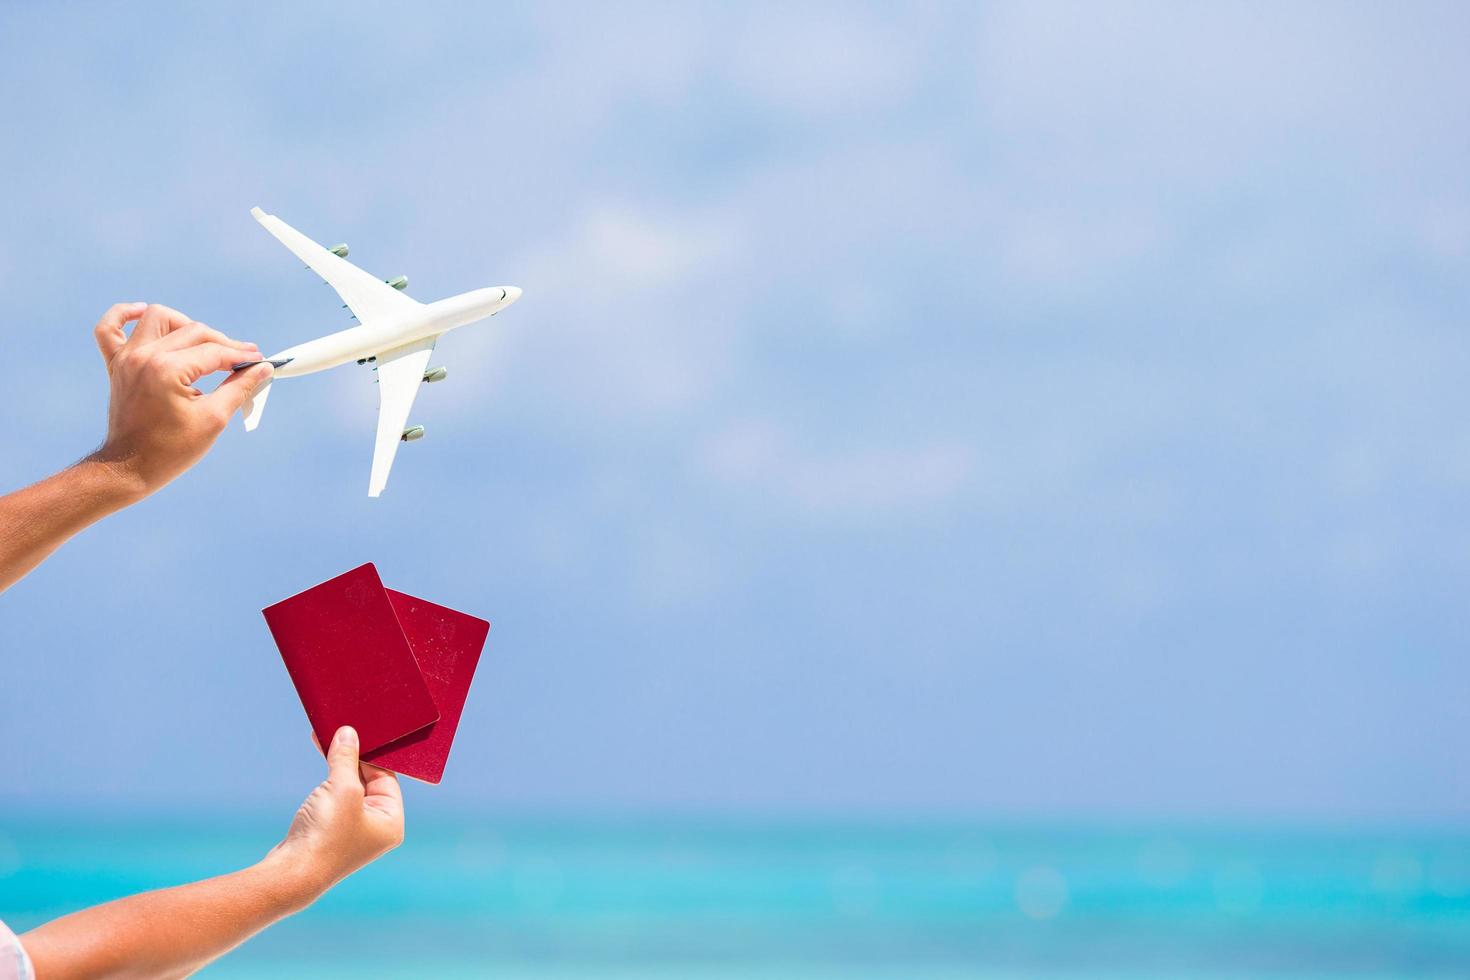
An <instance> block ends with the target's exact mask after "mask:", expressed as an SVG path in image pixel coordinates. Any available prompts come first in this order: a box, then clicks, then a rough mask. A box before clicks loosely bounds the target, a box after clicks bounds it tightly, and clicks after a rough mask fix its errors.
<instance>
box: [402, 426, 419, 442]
mask: <svg viewBox="0 0 1470 980" xmlns="http://www.w3.org/2000/svg"><path fill="white" fill-rule="evenodd" d="M423 437H424V427H423V426H422V425H413V426H409V427H408V428H407V429H404V430H403V436H402V438H403V441H404V442H413V441H414V440H416V439H422V438H423Z"/></svg>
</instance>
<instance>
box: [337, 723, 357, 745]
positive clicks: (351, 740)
mask: <svg viewBox="0 0 1470 980" xmlns="http://www.w3.org/2000/svg"><path fill="white" fill-rule="evenodd" d="M337 737H338V738H340V739H341V740H342V744H343V745H356V744H357V729H356V728H353V727H352V726H351V725H343V726H342V730H341V731H339V732H338V733H337Z"/></svg>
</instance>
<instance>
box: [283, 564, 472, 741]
mask: <svg viewBox="0 0 1470 980" xmlns="http://www.w3.org/2000/svg"><path fill="white" fill-rule="evenodd" d="M262 613H263V614H264V616H265V621H266V624H267V625H268V626H269V627H270V631H271V636H273V637H274V638H275V641H276V647H277V648H278V649H279V650H280V651H281V659H282V660H283V661H285V664H286V670H287V672H288V673H290V675H291V683H293V684H295V685H296V693H297V694H298V695H299V696H300V698H301V706H302V707H303V708H305V709H306V717H307V718H308V719H309V720H310V721H311V727H312V730H313V731H314V732H316V737H317V741H318V742H320V743H321V744H322V746H323V747H325V746H328V745H331V744H332V736H333V735H334V734H336V731H337V729H338V728H340V727H341V726H343V725H351V726H352V727H353V728H355V729H357V735H358V738H359V740H360V741H361V744H362V749H363V751H364V752H368V751H371V750H372V749H376V748H380V747H382V746H383V745H386V744H387V743H389V742H391V741H393V740H394V739H398V738H402V737H403V736H404V735H408V734H410V733H411V732H415V731H418V730H419V729H421V728H423V727H424V726H426V725H431V724H433V723H434V722H435V721H437V720H438V718H439V710H438V709H437V708H436V707H435V706H434V699H433V697H432V696H430V694H429V688H428V685H427V684H425V682H424V678H423V677H422V675H421V674H420V671H419V665H418V662H417V661H416V660H415V659H414V653H413V649H412V647H410V646H409V642H408V639H407V638H406V637H405V636H404V631H403V629H402V628H400V626H399V621H398V616H397V615H396V614H395V613H394V611H393V604H392V603H391V602H390V601H389V598H388V593H387V590H386V589H384V588H383V583H382V581H381V580H379V578H378V570H377V568H375V567H374V566H373V564H372V563H371V562H369V563H367V564H366V565H360V566H358V567H357V568H354V569H352V571H350V572H344V573H343V574H341V575H338V576H337V577H336V578H333V579H328V580H327V581H325V582H323V583H322V584H321V585H316V586H313V587H311V588H309V589H307V590H306V591H305V592H300V593H297V594H296V595H294V596H291V598H289V599H283V600H281V601H280V602H278V603H276V604H275V605H273V606H268V607H266V608H265V609H263V610H262ZM457 715H458V711H457V710H456V716H457ZM451 735H452V732H451Z"/></svg>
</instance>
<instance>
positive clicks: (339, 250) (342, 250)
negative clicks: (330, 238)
mask: <svg viewBox="0 0 1470 980" xmlns="http://www.w3.org/2000/svg"><path fill="white" fill-rule="evenodd" d="M327 251H328V252H331V253H332V254H333V255H335V256H337V258H339V259H345V258H347V243H346V242H343V243H342V244H340V245H333V246H332V247H331V248H329V249H327Z"/></svg>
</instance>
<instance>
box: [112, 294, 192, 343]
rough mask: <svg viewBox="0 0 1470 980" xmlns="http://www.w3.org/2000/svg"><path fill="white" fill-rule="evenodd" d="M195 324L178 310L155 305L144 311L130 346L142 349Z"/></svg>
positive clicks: (135, 328)
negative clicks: (181, 328)
mask: <svg viewBox="0 0 1470 980" xmlns="http://www.w3.org/2000/svg"><path fill="white" fill-rule="evenodd" d="M193 322H194V321H193V320H191V319H189V318H188V317H186V316H184V314H182V313H180V312H179V311H178V310H174V309H170V308H169V307H167V306H160V305H159V304H157V303H154V304H153V305H152V306H150V307H148V308H147V309H146V310H144V311H143V316H142V317H141V318H139V320H138V325H137V326H136V327H134V328H133V335H132V336H131V337H129V338H128V346H129V347H141V346H143V345H144V344H147V343H150V342H151V341H155V340H157V339H158V338H160V337H164V336H167V335H168V334H171V333H173V332H174V331H175V330H178V329H179V328H180V327H187V326H188V325H189V324H191V323H193Z"/></svg>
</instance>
